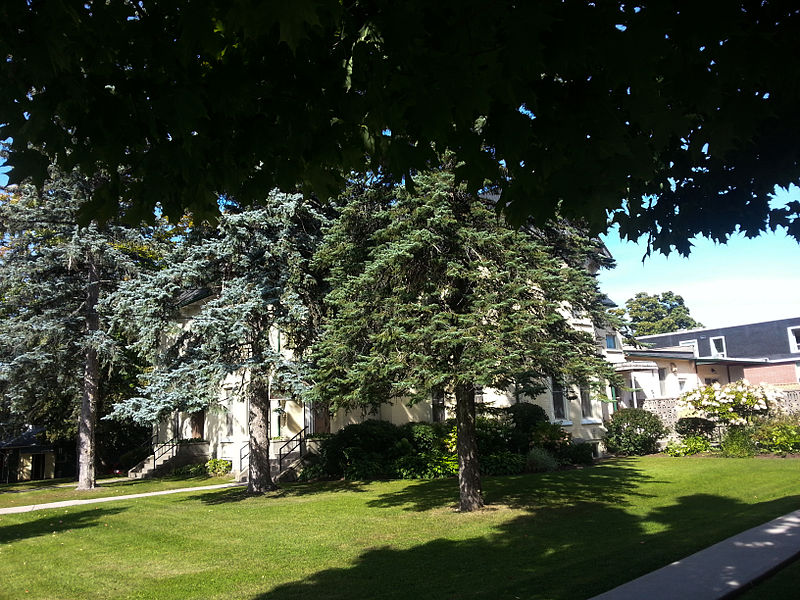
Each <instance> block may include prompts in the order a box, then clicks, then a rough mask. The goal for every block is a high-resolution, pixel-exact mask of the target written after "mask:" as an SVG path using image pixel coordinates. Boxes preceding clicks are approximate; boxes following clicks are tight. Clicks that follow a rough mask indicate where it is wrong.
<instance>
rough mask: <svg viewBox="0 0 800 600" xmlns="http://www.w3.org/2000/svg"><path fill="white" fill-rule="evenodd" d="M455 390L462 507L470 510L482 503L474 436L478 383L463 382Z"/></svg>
mask: <svg viewBox="0 0 800 600" xmlns="http://www.w3.org/2000/svg"><path fill="white" fill-rule="evenodd" d="M455 391H456V426H457V428H458V429H457V433H458V437H457V439H456V451H457V453H458V490H459V496H460V507H461V510H462V512H469V511H473V510H477V509H479V508H481V507H482V506H483V493H482V491H481V471H480V465H479V464H478V444H477V442H476V439H475V386H473V385H472V384H464V383H460V384H458V385H457V386H456V390H455Z"/></svg>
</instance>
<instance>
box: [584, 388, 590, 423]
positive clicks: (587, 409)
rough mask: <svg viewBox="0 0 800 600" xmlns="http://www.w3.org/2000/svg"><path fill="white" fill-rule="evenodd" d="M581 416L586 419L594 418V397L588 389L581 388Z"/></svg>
mask: <svg viewBox="0 0 800 600" xmlns="http://www.w3.org/2000/svg"><path fill="white" fill-rule="evenodd" d="M581 416H582V417H583V418H584V419H589V418H591V416H592V395H591V394H590V393H589V390H588V389H587V388H581Z"/></svg>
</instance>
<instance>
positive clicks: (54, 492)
mask: <svg viewBox="0 0 800 600" xmlns="http://www.w3.org/2000/svg"><path fill="white" fill-rule="evenodd" d="M231 481H233V480H232V479H231V478H230V477H183V478H175V477H167V478H163V479H117V480H110V481H104V480H102V479H99V480H98V481H97V487H96V488H95V489H93V490H85V491H78V490H77V489H76V486H77V485H78V484H77V482H75V481H69V480H66V479H50V480H47V479H43V480H38V481H25V482H22V483H11V484H2V485H0V508H9V507H12V506H26V505H29V504H45V503H47V502H60V501H62V500H83V499H86V498H103V497H107V496H124V495H127V494H142V493H144V492H156V491H159V490H172V489H178V488H184V487H198V486H203V485H216V484H219V483H230V482H231Z"/></svg>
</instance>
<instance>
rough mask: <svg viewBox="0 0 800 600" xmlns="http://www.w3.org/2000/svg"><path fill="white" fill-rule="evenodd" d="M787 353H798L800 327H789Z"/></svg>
mask: <svg viewBox="0 0 800 600" xmlns="http://www.w3.org/2000/svg"><path fill="white" fill-rule="evenodd" d="M789 351H790V352H800V326H798V327H789Z"/></svg>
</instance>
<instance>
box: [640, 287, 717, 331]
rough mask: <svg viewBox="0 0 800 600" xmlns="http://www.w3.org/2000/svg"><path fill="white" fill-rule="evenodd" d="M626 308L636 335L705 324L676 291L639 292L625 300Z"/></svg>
mask: <svg viewBox="0 0 800 600" xmlns="http://www.w3.org/2000/svg"><path fill="white" fill-rule="evenodd" d="M625 308H626V310H627V312H628V319H629V320H630V326H631V329H632V330H633V335H634V336H637V335H653V334H657V333H670V332H672V331H678V330H679V329H696V328H698V327H702V326H703V324H702V323H700V322H698V321H695V320H694V319H693V318H692V316H691V315H690V314H689V308H688V307H687V306H686V305H685V304H684V303H683V297H682V296H679V295H677V294H675V293H674V292H664V293H662V294H653V295H650V294H647V293H645V292H639V293H638V294H636V295H635V296H634V297H633V298H630V299H628V301H627V302H625Z"/></svg>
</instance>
